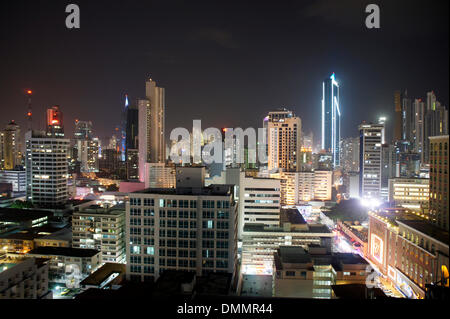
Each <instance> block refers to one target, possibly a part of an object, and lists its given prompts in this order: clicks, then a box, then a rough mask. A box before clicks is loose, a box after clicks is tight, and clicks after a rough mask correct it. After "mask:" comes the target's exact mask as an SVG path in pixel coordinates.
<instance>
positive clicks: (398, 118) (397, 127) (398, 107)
mask: <svg viewBox="0 0 450 319" xmlns="http://www.w3.org/2000/svg"><path fill="white" fill-rule="evenodd" d="M394 111H395V118H394V141H400V140H401V139H402V94H401V92H400V91H395V93H394Z"/></svg>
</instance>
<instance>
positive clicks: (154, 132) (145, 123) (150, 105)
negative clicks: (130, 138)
mask: <svg viewBox="0 0 450 319" xmlns="http://www.w3.org/2000/svg"><path fill="white" fill-rule="evenodd" d="M164 92H165V91H164V88H161V87H158V86H156V82H155V81H153V80H152V79H149V80H148V81H147V82H146V83H145V99H141V100H138V112H139V130H138V131H139V138H138V141H139V179H140V181H141V182H145V165H144V164H145V163H164V162H165V160H166V143H165V137H164V132H165V131H164V130H165V93H164Z"/></svg>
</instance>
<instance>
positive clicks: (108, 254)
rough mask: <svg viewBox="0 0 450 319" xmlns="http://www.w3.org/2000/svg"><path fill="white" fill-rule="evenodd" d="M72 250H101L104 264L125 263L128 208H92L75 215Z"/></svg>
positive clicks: (101, 258)
mask: <svg viewBox="0 0 450 319" xmlns="http://www.w3.org/2000/svg"><path fill="white" fill-rule="evenodd" d="M72 247H73V248H85V249H96V250H98V251H100V262H102V263H107V262H112V263H125V261H126V257H125V207H124V205H123V204H122V205H117V206H114V207H112V208H102V207H98V206H97V207H88V208H86V209H83V210H81V211H77V212H74V213H73V216H72Z"/></svg>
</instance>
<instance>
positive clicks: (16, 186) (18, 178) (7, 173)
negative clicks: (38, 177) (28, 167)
mask: <svg viewBox="0 0 450 319" xmlns="http://www.w3.org/2000/svg"><path fill="white" fill-rule="evenodd" d="M0 183H7V184H11V185H12V191H13V192H14V193H17V194H25V193H26V191H27V177H26V172H25V171H20V170H3V171H0Z"/></svg>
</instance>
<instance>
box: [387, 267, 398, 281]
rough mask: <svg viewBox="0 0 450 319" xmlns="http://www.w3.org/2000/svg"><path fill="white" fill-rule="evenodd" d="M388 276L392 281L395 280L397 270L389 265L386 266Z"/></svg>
mask: <svg viewBox="0 0 450 319" xmlns="http://www.w3.org/2000/svg"><path fill="white" fill-rule="evenodd" d="M388 276H389V278H391V279H392V280H393V281H394V282H396V281H397V271H396V270H395V269H394V268H392V267H391V266H388Z"/></svg>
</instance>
